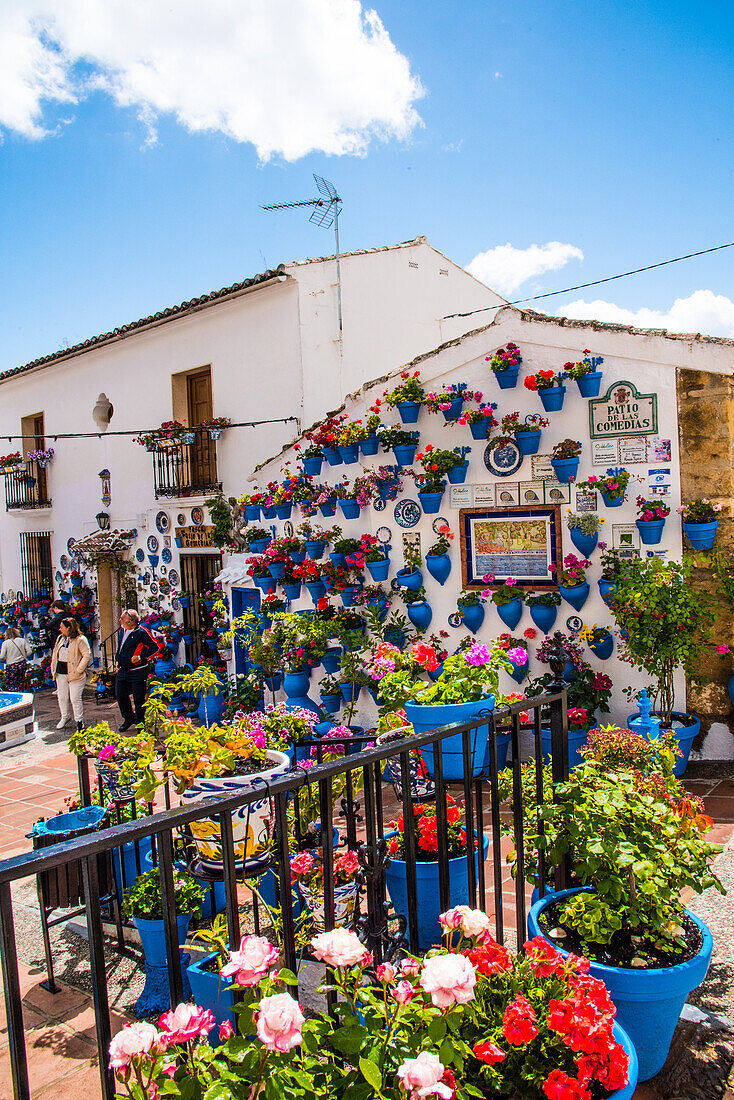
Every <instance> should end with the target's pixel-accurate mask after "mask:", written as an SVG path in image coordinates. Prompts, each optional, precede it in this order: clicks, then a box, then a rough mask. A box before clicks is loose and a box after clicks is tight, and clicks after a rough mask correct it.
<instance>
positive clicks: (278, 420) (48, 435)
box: [0, 416, 298, 443]
mask: <svg viewBox="0 0 734 1100" xmlns="http://www.w3.org/2000/svg"><path fill="white" fill-rule="evenodd" d="M291 420H295V421H296V422H298V417H297V416H278V417H275V419H273V420H243V421H240V422H239V423H237V424H227V427H228V428H257V427H259V425H260V424H287V423H288V422H289V421H291ZM190 430H191V431H193V428H192V429H190ZM157 431H160V427H158V428H131V429H129V430H127V431H119V432H45V433H44V439H49V440H52V441H53V442H54V443H55V442H56V441H57V439H106V438H107V437H108V436H111V435H148V434H152V433H153V432H157ZM0 439H7V441H8V443H10V442H11V441H12V440H13V439H38V436H37V435H5V433H2V434H0Z"/></svg>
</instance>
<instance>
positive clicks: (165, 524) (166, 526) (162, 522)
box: [155, 512, 171, 535]
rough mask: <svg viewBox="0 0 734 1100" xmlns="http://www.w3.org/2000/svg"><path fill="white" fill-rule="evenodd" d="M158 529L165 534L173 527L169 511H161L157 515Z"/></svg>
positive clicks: (156, 523)
mask: <svg viewBox="0 0 734 1100" xmlns="http://www.w3.org/2000/svg"><path fill="white" fill-rule="evenodd" d="M155 525H156V529H157V530H158V531H160V533H161V534H162V535H165V533H166V531H170V529H171V520H170V517H169V515H168V512H159V513H158V514H157V516H156V517H155Z"/></svg>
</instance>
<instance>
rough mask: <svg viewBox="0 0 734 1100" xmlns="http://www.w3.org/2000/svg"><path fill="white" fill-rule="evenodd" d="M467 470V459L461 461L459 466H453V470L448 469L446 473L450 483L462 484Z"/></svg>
mask: <svg viewBox="0 0 734 1100" xmlns="http://www.w3.org/2000/svg"><path fill="white" fill-rule="evenodd" d="M468 472H469V462H468V460H467V459H465V460H464V462H462V464H461V466H454V468H453V470H449V472H448V474H447V475H446V476H447V477H448V479H449V482H450V484H451V485H463V484H464V482H465V481H466V475H467V473H468Z"/></svg>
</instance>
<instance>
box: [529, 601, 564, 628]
mask: <svg viewBox="0 0 734 1100" xmlns="http://www.w3.org/2000/svg"><path fill="white" fill-rule="evenodd" d="M557 614H558V608H557V607H546V605H545V604H542V603H539V604H536V605H535V606H533V605H532V604H531V606H530V618H531V619H532V620H533V622H534V623H535V625H536V626H537V628H538V630H542V631H543V633H544V634H547V633H548V631H549V630H550V629H551V627H552V626H553V624H554V622H555V621H556V616H557Z"/></svg>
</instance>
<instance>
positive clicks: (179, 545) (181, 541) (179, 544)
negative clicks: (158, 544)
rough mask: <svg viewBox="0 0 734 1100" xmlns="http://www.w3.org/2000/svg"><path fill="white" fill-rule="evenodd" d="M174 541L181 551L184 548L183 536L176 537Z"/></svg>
mask: <svg viewBox="0 0 734 1100" xmlns="http://www.w3.org/2000/svg"><path fill="white" fill-rule="evenodd" d="M173 541H174V542H175V544H176V547H177V549H178V550H180V549H181V547H182V546H183V539H182V538H181V536H180V535H174V539H173Z"/></svg>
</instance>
